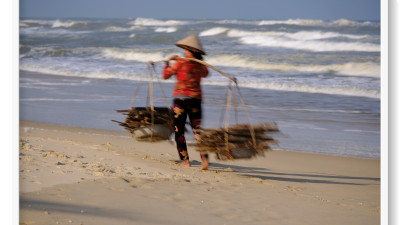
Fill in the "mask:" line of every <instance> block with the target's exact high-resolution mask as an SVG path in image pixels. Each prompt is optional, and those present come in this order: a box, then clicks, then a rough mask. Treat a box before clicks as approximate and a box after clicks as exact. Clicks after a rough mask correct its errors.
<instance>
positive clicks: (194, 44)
mask: <svg viewBox="0 0 400 225" xmlns="http://www.w3.org/2000/svg"><path fill="white" fill-rule="evenodd" d="M175 45H176V46H178V47H181V48H184V49H187V50H190V51H195V52H200V54H202V55H205V54H206V53H205V52H204V50H203V47H202V46H201V43H200V40H199V38H198V37H197V36H196V35H190V36H188V37H185V38H184V39H182V40H180V41H178V42H176V43H175Z"/></svg>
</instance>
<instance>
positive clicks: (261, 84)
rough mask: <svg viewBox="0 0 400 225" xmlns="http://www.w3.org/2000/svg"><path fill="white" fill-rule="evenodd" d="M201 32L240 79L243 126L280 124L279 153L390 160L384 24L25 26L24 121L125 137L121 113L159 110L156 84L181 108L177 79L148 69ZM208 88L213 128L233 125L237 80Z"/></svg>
mask: <svg viewBox="0 0 400 225" xmlns="http://www.w3.org/2000/svg"><path fill="white" fill-rule="evenodd" d="M190 34H197V35H199V37H200V39H201V42H202V44H203V47H204V49H205V50H206V52H207V55H206V56H205V61H206V62H207V63H209V64H211V65H213V66H215V67H217V68H218V69H220V70H222V71H224V72H225V73H227V74H229V75H230V76H233V77H236V78H237V79H238V84H239V91H240V94H241V96H242V97H243V100H244V102H245V106H243V105H242V104H240V101H238V99H237V98H235V99H232V110H231V113H230V114H229V122H230V123H231V124H234V123H236V122H238V123H248V122H251V123H259V122H269V121H275V122H276V123H277V124H278V126H279V128H280V130H281V133H280V134H277V135H276V138H277V139H278V140H279V145H277V146H274V148H275V149H285V150H292V151H304V152H313V153H322V154H331V155H343V156H355V157H367V158H379V157H380V76H381V74H380V23H379V21H351V20H346V19H340V20H335V21H323V20H302V19H296V20H283V21H277V20H159V19H153V18H131V19H116V20H112V19H104V20H102V19H90V20H88V19H62V20H61V19H41V20H38V19H35V20H32V19H21V20H20V118H21V119H24V120H33V121H38V122H49V123H55V124H62V125H71V126H82V127H89V128H99V129H109V130H123V129H122V127H120V126H118V125H117V124H116V123H113V122H111V120H112V119H115V120H120V121H122V120H123V119H124V118H123V116H122V115H120V114H117V113H116V112H115V111H114V110H115V109H127V108H129V107H130V106H145V105H148V104H149V101H148V90H149V88H148V86H147V85H148V83H149V81H152V84H153V86H154V96H155V97H154V101H155V105H157V106H167V105H170V104H171V102H172V89H173V85H174V80H173V79H171V80H166V81H164V80H161V79H160V77H161V72H162V67H163V65H162V64H156V65H155V67H154V69H155V70H154V71H153V70H150V69H149V68H148V65H147V62H149V61H159V60H163V59H166V58H168V57H169V56H171V55H174V54H178V55H182V53H183V52H182V50H181V49H179V48H178V47H176V46H175V45H174V43H175V42H176V41H178V40H180V39H182V38H184V37H186V36H188V35H190ZM202 85H203V90H204V99H203V103H204V104H203V107H204V110H203V111H204V120H203V126H204V127H207V128H212V127H219V126H223V125H224V123H225V121H226V119H227V118H228V116H226V115H225V110H226V105H227V104H226V102H227V99H226V97H227V92H228V89H229V87H231V86H230V81H229V80H228V79H227V78H225V77H223V76H221V75H220V74H219V73H217V72H215V71H212V70H210V76H209V77H208V78H205V79H204V80H203V82H202ZM237 90H238V89H236V88H235V87H234V86H233V88H232V91H233V93H237V92H235V91H237ZM136 91H137V92H136ZM235 101H236V102H237V104H234V103H235ZM234 106H236V107H234ZM234 109H237V112H238V113H237V114H236V110H234ZM246 110H247V111H248V113H249V117H248V116H247V114H246Z"/></svg>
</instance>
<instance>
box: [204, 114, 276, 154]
mask: <svg viewBox="0 0 400 225" xmlns="http://www.w3.org/2000/svg"><path fill="white" fill-rule="evenodd" d="M277 131H279V129H278V126H277V124H276V123H274V122H271V123H262V124H257V125H253V126H250V125H247V124H240V125H235V126H231V127H229V128H228V129H225V128H218V129H204V130H202V132H201V134H200V138H199V141H198V143H197V145H196V150H197V151H199V152H200V153H215V154H216V156H217V159H219V160H233V159H246V158H247V159H249V158H252V157H256V156H258V155H261V156H264V151H268V150H270V149H271V148H270V146H269V145H270V144H275V143H276V141H275V140H274V139H273V138H272V137H270V136H267V134H266V132H277Z"/></svg>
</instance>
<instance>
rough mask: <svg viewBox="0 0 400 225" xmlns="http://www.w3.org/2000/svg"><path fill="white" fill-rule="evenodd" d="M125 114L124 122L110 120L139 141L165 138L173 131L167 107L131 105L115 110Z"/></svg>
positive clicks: (170, 112)
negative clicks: (127, 107)
mask: <svg viewBox="0 0 400 225" xmlns="http://www.w3.org/2000/svg"><path fill="white" fill-rule="evenodd" d="M116 111H117V112H118V113H122V114H123V115H126V118H125V122H120V121H116V120H111V121H113V122H116V123H118V124H119V125H120V126H122V127H124V128H125V129H126V130H127V131H128V132H129V133H131V134H133V135H134V136H136V139H137V140H139V141H159V140H167V139H169V136H170V135H171V134H172V132H173V122H172V117H171V115H172V111H171V109H170V108H167V107H154V110H153V111H152V110H151V108H149V107H132V108H131V109H128V110H116Z"/></svg>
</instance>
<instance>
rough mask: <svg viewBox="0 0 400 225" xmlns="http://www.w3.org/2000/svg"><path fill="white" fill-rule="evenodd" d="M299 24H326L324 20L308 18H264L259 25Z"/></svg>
mask: <svg viewBox="0 0 400 225" xmlns="http://www.w3.org/2000/svg"><path fill="white" fill-rule="evenodd" d="M276 24H286V25H299V26H315V25H322V24H324V21H323V20H306V19H289V20H262V21H261V22H259V24H258V25H260V26H262V25H276Z"/></svg>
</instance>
